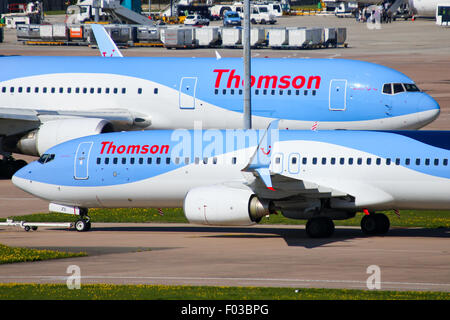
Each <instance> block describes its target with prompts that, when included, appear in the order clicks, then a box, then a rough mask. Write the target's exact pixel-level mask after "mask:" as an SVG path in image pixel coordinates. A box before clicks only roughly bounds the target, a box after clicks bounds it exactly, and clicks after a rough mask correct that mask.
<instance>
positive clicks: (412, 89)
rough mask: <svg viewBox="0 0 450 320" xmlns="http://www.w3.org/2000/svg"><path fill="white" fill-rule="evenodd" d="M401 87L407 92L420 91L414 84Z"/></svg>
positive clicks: (405, 84)
mask: <svg viewBox="0 0 450 320" xmlns="http://www.w3.org/2000/svg"><path fill="white" fill-rule="evenodd" d="M403 85H404V86H405V89H406V91H408V92H417V91H420V90H419V88H417V86H416V85H415V84H413V83H404V84H403Z"/></svg>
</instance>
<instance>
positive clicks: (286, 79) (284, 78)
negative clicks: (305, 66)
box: [279, 76, 291, 89]
mask: <svg viewBox="0 0 450 320" xmlns="http://www.w3.org/2000/svg"><path fill="white" fill-rule="evenodd" d="M290 79H291V76H282V77H281V78H280V82H281V83H282V85H280V86H279V88H280V89H287V88H289V86H290V85H291V82H290V81H289V80H290Z"/></svg>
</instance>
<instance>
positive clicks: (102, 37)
mask: <svg viewBox="0 0 450 320" xmlns="http://www.w3.org/2000/svg"><path fill="white" fill-rule="evenodd" d="M91 28H92V32H94V36H95V41H97V45H98V49H99V50H100V54H101V55H102V56H103V57H114V58H118V57H120V58H122V57H123V55H122V53H120V51H119V49H118V48H117V46H116V44H115V43H114V41H113V40H112V39H111V37H110V36H109V34H108V33H107V32H106V30H105V28H104V27H103V26H102V25H99V24H91Z"/></svg>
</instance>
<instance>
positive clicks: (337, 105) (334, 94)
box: [329, 79, 347, 111]
mask: <svg viewBox="0 0 450 320" xmlns="http://www.w3.org/2000/svg"><path fill="white" fill-rule="evenodd" d="M346 96H347V80H339V79H333V80H331V81H330V97H329V109H330V110H331V111H345V109H346V108H347V98H346Z"/></svg>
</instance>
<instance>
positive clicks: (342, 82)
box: [0, 49, 440, 155]
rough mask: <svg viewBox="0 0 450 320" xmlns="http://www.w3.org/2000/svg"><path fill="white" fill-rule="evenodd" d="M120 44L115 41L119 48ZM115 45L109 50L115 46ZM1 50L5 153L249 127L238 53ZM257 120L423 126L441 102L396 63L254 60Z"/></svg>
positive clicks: (1, 148) (1, 143) (289, 124)
mask: <svg viewBox="0 0 450 320" xmlns="http://www.w3.org/2000/svg"><path fill="white" fill-rule="evenodd" d="M111 50H113V49H111ZM108 52H109V51H108ZM117 56H118V57H117V58H104V57H1V58H0V70H1V72H0V154H5V153H11V152H17V153H22V154H28V155H42V154H43V152H44V151H45V150H47V149H48V148H50V147H52V146H54V145H56V144H58V143H61V142H64V141H68V140H70V139H74V138H79V137H83V136H88V135H92V134H98V133H105V132H112V131H124V130H126V131H129V130H142V129H145V130H147V129H176V128H186V129H193V128H194V122H195V121H202V123H203V128H204V129H208V128H221V129H230V128H241V127H242V125H243V120H242V112H243V75H244V73H243V67H242V65H243V63H242V59H239V58H221V59H215V58H129V57H128V58H127V57H121V55H119V54H117ZM252 74H253V75H252V92H251V93H252V115H253V117H252V124H253V127H254V128H255V129H262V128H266V127H267V125H268V124H269V123H270V122H271V121H273V120H274V119H281V121H280V122H279V127H280V129H291V130H292V129H310V128H311V127H313V126H314V127H317V128H319V129H321V130H324V129H364V130H393V129H416V128H420V127H423V126H425V125H426V124H428V123H430V122H432V121H433V120H434V119H436V117H437V116H438V115H439V111H440V108H439V105H438V104H437V102H436V101H435V100H434V99H433V98H432V97H430V96H429V95H428V94H426V93H424V92H421V91H420V90H419V89H418V88H417V86H416V85H415V84H414V81H413V80H411V79H410V78H408V77H407V76H405V75H404V74H402V73H400V72H397V71H395V70H393V69H390V68H387V67H384V66H380V65H376V64H373V63H368V62H361V61H352V60H337V59H253V61H252Z"/></svg>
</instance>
